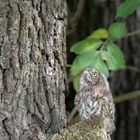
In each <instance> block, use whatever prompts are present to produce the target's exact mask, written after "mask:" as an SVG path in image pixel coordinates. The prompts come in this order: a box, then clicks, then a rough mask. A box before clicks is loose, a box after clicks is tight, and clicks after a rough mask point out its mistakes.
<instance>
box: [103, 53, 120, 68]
mask: <svg viewBox="0 0 140 140" xmlns="http://www.w3.org/2000/svg"><path fill="white" fill-rule="evenodd" d="M100 54H101V58H102V60H105V61H106V63H107V66H108V68H109V69H110V70H117V69H118V63H117V61H116V59H115V58H114V56H113V55H112V54H111V53H110V52H108V51H100Z"/></svg>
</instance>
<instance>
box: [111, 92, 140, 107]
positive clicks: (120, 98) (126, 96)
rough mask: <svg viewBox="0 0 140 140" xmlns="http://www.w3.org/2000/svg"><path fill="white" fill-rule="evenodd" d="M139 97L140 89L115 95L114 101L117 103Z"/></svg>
mask: <svg viewBox="0 0 140 140" xmlns="http://www.w3.org/2000/svg"><path fill="white" fill-rule="evenodd" d="M138 97H140V90H137V91H132V92H129V93H126V94H122V95H120V96H117V97H114V102H115V103H116V104H117V103H121V102H125V101H129V100H132V99H136V98H138Z"/></svg>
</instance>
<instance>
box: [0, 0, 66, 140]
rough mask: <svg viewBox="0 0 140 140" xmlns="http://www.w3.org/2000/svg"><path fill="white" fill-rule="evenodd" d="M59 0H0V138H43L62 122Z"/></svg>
mask: <svg viewBox="0 0 140 140" xmlns="http://www.w3.org/2000/svg"><path fill="white" fill-rule="evenodd" d="M65 31H66V6H65V1H64V0H52V1H50V0H45V1H44V0H1V1H0V140H31V139H32V140H44V139H46V138H45V137H46V135H47V134H48V133H51V132H56V131H59V130H60V129H61V128H63V127H64V126H65V124H66V121H67V118H66V112H65V95H64V94H65V92H66V85H67V83H66V70H65V65H66V44H65Z"/></svg>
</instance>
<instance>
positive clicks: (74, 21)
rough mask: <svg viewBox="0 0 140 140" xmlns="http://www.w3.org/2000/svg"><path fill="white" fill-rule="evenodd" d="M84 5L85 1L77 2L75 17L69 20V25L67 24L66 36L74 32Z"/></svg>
mask: <svg viewBox="0 0 140 140" xmlns="http://www.w3.org/2000/svg"><path fill="white" fill-rule="evenodd" d="M84 4H85V0H79V3H78V6H77V10H76V12H75V15H74V16H73V18H72V19H71V20H70V23H69V27H70V29H68V31H67V36H68V35H70V34H72V33H73V32H74V31H75V29H76V26H77V24H78V22H79V19H80V17H81V15H82V12H83V8H84Z"/></svg>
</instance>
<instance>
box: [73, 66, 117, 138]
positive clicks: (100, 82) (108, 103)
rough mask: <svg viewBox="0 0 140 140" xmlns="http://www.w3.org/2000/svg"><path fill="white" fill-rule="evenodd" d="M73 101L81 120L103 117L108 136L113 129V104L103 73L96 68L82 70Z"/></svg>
mask: <svg viewBox="0 0 140 140" xmlns="http://www.w3.org/2000/svg"><path fill="white" fill-rule="evenodd" d="M74 103H75V105H76V106H77V107H78V112H79V116H80V118H81V119H82V120H89V119H92V118H94V117H96V118H97V117H99V118H103V120H104V126H105V129H106V132H107V134H108V135H109V136H110V134H112V132H113V131H114V130H115V124H114V121H115V118H114V114H115V106H114V103H113V98H112V94H111V92H110V88H109V84H108V81H107V80H106V77H105V76H104V74H103V73H101V72H100V71H98V70H97V69H96V68H86V69H85V70H84V71H83V73H82V75H81V77H80V87H79V90H78V92H77V94H76V96H75V101H74Z"/></svg>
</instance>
